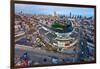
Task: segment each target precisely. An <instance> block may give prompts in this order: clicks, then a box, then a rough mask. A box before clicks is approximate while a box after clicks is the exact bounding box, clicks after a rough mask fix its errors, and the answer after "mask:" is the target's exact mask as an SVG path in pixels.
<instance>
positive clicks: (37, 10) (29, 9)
mask: <svg viewBox="0 0 100 69" xmlns="http://www.w3.org/2000/svg"><path fill="white" fill-rule="evenodd" d="M21 11H22V12H23V13H28V14H46V15H49V14H53V13H54V12H56V13H57V14H61V15H67V16H70V12H71V13H72V15H81V16H87V17H90V16H94V8H83V7H64V6H49V5H29V4H15V13H19V12H21Z"/></svg>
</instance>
